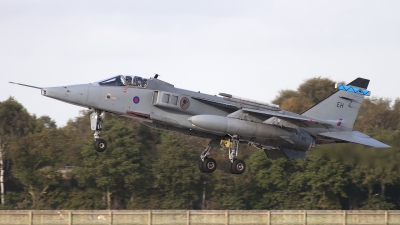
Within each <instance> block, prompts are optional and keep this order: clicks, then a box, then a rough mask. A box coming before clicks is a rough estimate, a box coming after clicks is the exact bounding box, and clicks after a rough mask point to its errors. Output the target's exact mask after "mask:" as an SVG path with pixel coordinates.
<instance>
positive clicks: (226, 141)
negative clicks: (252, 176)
mask: <svg viewBox="0 0 400 225" xmlns="http://www.w3.org/2000/svg"><path fill="white" fill-rule="evenodd" d="M216 141H217V140H211V141H210V143H209V144H208V146H207V148H206V149H205V150H204V151H203V152H202V153H201V155H200V161H199V169H200V171H201V172H203V173H212V172H214V171H215V169H217V162H215V160H214V159H213V158H208V156H209V155H210V151H211V149H212V146H213V147H216V146H219V145H220V146H222V147H226V148H229V161H230V162H229V167H228V170H229V172H230V173H232V174H242V173H244V171H245V170H246V163H244V161H243V160H241V159H238V158H237V157H238V153H239V137H238V136H237V135H234V136H232V137H228V136H227V137H223V138H221V141H220V143H219V145H218V142H217V143H215V142H216Z"/></svg>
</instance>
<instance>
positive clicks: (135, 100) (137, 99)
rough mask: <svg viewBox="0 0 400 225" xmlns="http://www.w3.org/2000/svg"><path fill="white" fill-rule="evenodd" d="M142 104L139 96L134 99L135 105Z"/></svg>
mask: <svg viewBox="0 0 400 225" xmlns="http://www.w3.org/2000/svg"><path fill="white" fill-rule="evenodd" d="M139 102H140V98H139V97H138V96H135V97H133V103H135V104H138V103H139Z"/></svg>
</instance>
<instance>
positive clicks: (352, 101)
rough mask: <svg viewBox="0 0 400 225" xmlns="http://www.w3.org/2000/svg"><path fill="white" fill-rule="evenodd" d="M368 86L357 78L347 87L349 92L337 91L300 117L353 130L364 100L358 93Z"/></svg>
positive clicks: (366, 81) (367, 82)
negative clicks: (323, 121) (327, 122)
mask: <svg viewBox="0 0 400 225" xmlns="http://www.w3.org/2000/svg"><path fill="white" fill-rule="evenodd" d="M368 84H369V80H367V79H364V78H357V79H355V80H354V81H352V82H350V83H349V84H348V85H347V86H349V87H350V90H338V91H337V92H335V93H333V94H332V95H331V96H329V97H327V98H326V99H324V100H322V101H321V102H320V103H318V104H316V105H314V106H313V107H311V108H310V109H308V110H306V111H305V112H304V113H302V115H304V116H307V117H310V118H315V119H320V120H326V121H331V123H332V124H335V125H336V126H340V127H346V128H349V129H353V126H354V122H355V121H356V118H357V114H358V111H359V109H360V106H361V103H362V101H363V100H364V95H363V94H360V93H361V90H364V89H367V88H368ZM351 87H355V88H351Z"/></svg>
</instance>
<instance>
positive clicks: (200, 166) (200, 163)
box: [199, 159, 205, 173]
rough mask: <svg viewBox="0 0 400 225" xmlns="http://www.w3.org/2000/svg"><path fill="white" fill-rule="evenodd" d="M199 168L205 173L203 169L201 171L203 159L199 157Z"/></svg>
mask: <svg viewBox="0 0 400 225" xmlns="http://www.w3.org/2000/svg"><path fill="white" fill-rule="evenodd" d="M199 170H200V171H201V172H203V173H205V172H204V171H203V161H202V160H201V159H200V161H199Z"/></svg>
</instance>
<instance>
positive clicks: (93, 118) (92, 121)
mask: <svg viewBox="0 0 400 225" xmlns="http://www.w3.org/2000/svg"><path fill="white" fill-rule="evenodd" d="M96 126H97V114H96V113H95V112H93V113H92V114H90V129H91V130H96Z"/></svg>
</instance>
